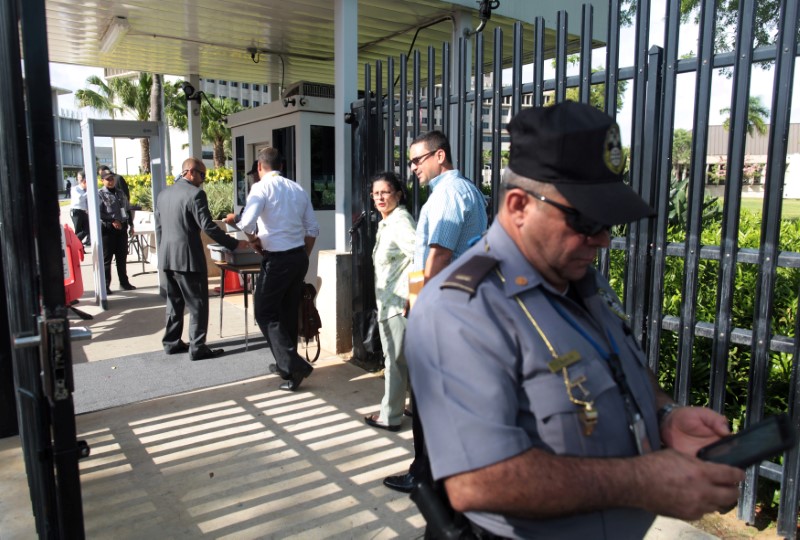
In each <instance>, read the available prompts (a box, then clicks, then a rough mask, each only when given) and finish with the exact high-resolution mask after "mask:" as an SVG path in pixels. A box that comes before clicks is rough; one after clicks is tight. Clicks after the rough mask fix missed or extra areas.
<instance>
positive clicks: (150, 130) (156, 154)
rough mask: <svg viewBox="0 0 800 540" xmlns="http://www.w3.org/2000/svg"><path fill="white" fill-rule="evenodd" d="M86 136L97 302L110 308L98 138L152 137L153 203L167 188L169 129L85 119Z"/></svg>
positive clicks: (158, 124)
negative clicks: (96, 151) (164, 158)
mask: <svg viewBox="0 0 800 540" xmlns="http://www.w3.org/2000/svg"><path fill="white" fill-rule="evenodd" d="M81 135H82V137H83V163H84V168H85V171H86V180H87V182H86V186H87V203H88V206H89V233H90V236H91V242H92V271H93V272H94V301H95V304H96V305H100V306H101V307H102V308H103V309H104V310H105V309H108V296H107V294H106V275H105V271H104V268H103V242H102V240H101V233H100V211H99V206H98V196H97V191H98V190H97V163H96V158H95V151H94V138H95V137H111V138H128V139H144V138H146V139H149V140H150V173H151V178H152V189H153V204H154V205H155V202H156V199H157V198H158V194H159V193H161V191H162V190H163V189H166V187H167V180H166V171H165V170H164V160H163V159H162V156H163V148H164V147H163V141H164V140H165V139H166V130H165V127H164V123H163V122H142V121H136V120H95V119H86V120H84V121H83V122H81Z"/></svg>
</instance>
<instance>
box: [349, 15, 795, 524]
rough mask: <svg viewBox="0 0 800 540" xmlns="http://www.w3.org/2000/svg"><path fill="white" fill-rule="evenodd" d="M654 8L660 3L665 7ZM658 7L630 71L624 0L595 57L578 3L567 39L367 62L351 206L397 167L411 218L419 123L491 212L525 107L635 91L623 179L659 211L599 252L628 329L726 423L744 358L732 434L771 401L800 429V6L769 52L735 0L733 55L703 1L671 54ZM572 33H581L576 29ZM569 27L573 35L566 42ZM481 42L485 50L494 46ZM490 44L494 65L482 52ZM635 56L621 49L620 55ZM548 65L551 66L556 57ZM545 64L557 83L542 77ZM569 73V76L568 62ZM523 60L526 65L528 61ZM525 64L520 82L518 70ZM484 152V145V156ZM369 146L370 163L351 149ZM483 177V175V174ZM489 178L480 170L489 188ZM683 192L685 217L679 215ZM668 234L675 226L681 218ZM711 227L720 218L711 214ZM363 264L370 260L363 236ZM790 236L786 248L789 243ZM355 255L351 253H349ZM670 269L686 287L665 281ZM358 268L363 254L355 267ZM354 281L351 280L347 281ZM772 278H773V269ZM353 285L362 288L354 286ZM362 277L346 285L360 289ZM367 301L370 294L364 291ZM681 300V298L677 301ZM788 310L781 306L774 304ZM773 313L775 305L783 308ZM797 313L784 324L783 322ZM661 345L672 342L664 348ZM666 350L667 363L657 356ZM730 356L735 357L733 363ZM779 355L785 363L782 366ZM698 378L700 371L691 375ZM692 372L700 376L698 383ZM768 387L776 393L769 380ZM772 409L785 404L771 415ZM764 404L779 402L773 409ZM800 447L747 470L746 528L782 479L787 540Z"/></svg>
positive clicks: (683, 397) (533, 39)
mask: <svg viewBox="0 0 800 540" xmlns="http://www.w3.org/2000/svg"><path fill="white" fill-rule="evenodd" d="M659 4H660V3H659ZM665 4H666V6H665V8H664V9H665V12H664V13H663V14H661V13H658V14H654V13H652V12H651V2H649V1H647V0H643V1H640V2H638V3H637V10H636V11H635V14H634V15H633V20H632V21H631V24H633V26H634V27H635V29H636V31H635V39H634V45H633V65H632V66H628V67H620V51H621V43H620V30H621V28H622V24H623V23H622V22H621V21H622V18H623V17H622V15H621V13H622V11H621V6H620V1H619V0H612V1H611V2H610V3H609V5H610V11H609V15H608V20H607V23H608V24H607V29H608V31H607V35H606V38H605V40H603V41H604V42H605V54H604V58H603V59H602V61H601V63H602V67H600V68H597V67H596V66H595V65H594V64H596V63H598V56H600V55H599V54H598V53H597V52H595V51H596V49H593V48H594V47H596V46H597V42H596V41H593V40H592V36H593V31H594V21H593V18H594V10H593V8H592V7H591V6H589V5H586V6H584V7H583V9H582V12H581V20H580V25H579V32H573V33H570V32H569V31H568V29H569V28H570V25H569V23H568V15H567V13H566V12H561V13H559V14H558V20H557V24H556V28H555V29H549V28H547V27H546V25H545V21H544V19H542V18H537V19H536V20H535V22H534V24H533V26H532V28H528V27H525V26H523V25H522V24H517V25H516V26H515V27H514V32H513V36H503V35H502V32H501V30H500V29H496V30H495V31H494V35H492V36H491V37H488V36H484V35H483V34H477V35H475V36H472V37H471V38H469V39H466V38H461V39H460V41H459V45H458V48H457V50H454V51H451V50H450V46H449V45H448V44H447V43H445V44H443V45H442V48H441V50H434V49H429V50H428V51H427V54H426V55H425V60H424V61H423V53H421V52H420V51H414V52H413V53H412V56H411V57H410V58H408V57H405V56H401V57H400V58H399V59H394V58H388V59H387V60H386V62H377V63H376V64H375V65H374V66H371V65H368V66H366V69H365V81H364V89H365V94H364V95H365V98H364V99H363V100H360V101H359V102H357V103H354V104H353V111H354V115H355V116H357V117H358V118H359V122H364V123H366V124H367V125H368V126H367V127H362V128H361V129H359V130H358V134H356V137H359V136H361V137H366V139H364V140H363V141H362V142H361V144H354V149H355V151H356V155H355V156H354V158H353V159H354V164H355V165H357V166H354V169H353V170H354V171H356V174H357V177H356V181H355V182H354V184H359V185H358V187H357V189H354V197H353V201H354V206H355V208H354V211H355V213H358V212H359V211H361V210H365V211H366V212H367V213H369V210H370V208H371V207H370V201H369V199H368V190H367V188H366V186H367V184H366V183H367V182H368V180H369V178H370V177H371V176H372V175H373V174H375V173H377V172H379V171H380V170H384V169H389V170H392V169H394V170H396V171H397V172H398V173H399V174H400V175H401V177H402V178H403V179H405V180H407V181H409V182H410V185H411V188H412V189H411V195H412V196H411V206H412V208H411V210H412V213H413V214H414V215H415V216H418V215H419V209H420V206H421V195H422V194H421V193H420V188H419V185H418V184H417V182H416V179H415V178H409V176H408V175H409V171H408V170H407V169H406V167H405V165H404V162H405V158H406V155H407V146H408V144H409V141H410V140H411V139H413V137H415V136H416V135H417V134H419V133H420V132H423V131H427V130H429V129H441V130H442V131H444V132H445V133H446V134H447V135H448V137H449V138H450V140H451V146H452V150H453V157H454V165H455V166H456V167H457V168H459V169H460V170H461V172H462V173H464V175H465V176H466V177H467V178H472V179H473V180H474V181H475V182H476V184H478V185H483V186H484V189H485V191H487V192H488V193H489V195H490V196H491V200H492V205H491V208H490V214H491V216H493V215H494V213H495V212H496V210H497V198H496V197H495V196H494V195H495V194H496V193H497V192H498V186H499V182H500V176H501V170H502V167H503V163H502V153H503V148H504V142H505V139H504V138H505V137H506V136H507V134H506V133H505V124H506V122H507V121H508V119H510V117H511V116H513V115H514V114H516V113H517V112H518V111H519V110H520V109H521V108H523V107H526V106H532V105H533V106H539V105H544V104H547V103H548V102H560V101H563V100H564V99H575V100H579V101H583V102H587V103H592V104H593V105H596V106H598V107H600V108H603V109H605V110H606V112H608V113H609V114H611V115H612V116H616V114H617V103H618V99H620V96H621V95H622V93H623V86H624V85H630V93H629V94H625V95H626V98H625V99H630V100H632V110H633V113H632V122H631V125H630V126H622V129H623V139H624V141H628V142H629V144H630V167H629V181H630V183H631V185H632V186H633V187H634V188H635V189H636V190H637V191H638V192H639V193H640V194H641V195H642V196H643V197H644V198H645V200H647V201H649V202H650V204H651V205H652V206H653V207H654V208H655V209H657V211H658V217H656V218H655V219H652V220H648V221H641V222H638V223H634V224H632V225H631V226H629V227H627V228H626V229H624V230H621V231H620V234H619V235H618V236H616V237H615V238H614V239H613V241H612V244H611V248H610V250H607V251H606V252H604V253H602V254H601V257H600V261H599V264H600V267H601V268H602V269H603V271H604V272H605V273H607V274H610V275H611V276H612V277H615V278H616V279H615V281H616V283H617V284H618V285H617V289H618V290H619V292H620V293H621V296H622V297H623V299H624V302H625V307H626V310H627V312H628V314H629V315H630V317H631V323H632V325H633V328H634V332H635V333H636V335H637V337H638V338H639V339H640V341H641V343H642V345H643V347H644V349H645V351H646V353H647V356H648V360H649V363H650V366H651V367H652V368H653V370H654V371H656V372H660V376H661V381H662V383H665V385H666V386H667V387H671V388H673V389H674V396H675V398H676V400H678V401H679V402H680V403H682V404H688V403H692V404H698V403H699V404H707V405H709V406H711V407H713V408H714V409H715V410H717V411H720V412H727V413H728V414H729V416H731V403H730V401H731V399H732V398H731V393H732V389H733V386H732V381H730V380H729V379H728V374H729V373H731V372H733V371H734V370H736V369H738V370H739V371H741V370H742V366H741V365H735V366H734V364H733V360H732V358H740V359H741V358H744V359H745V361H746V363H747V365H746V366H745V367H744V369H745V370H746V371H747V374H746V377H744V379H745V382H744V383H743V384H745V389H744V390H743V391H744V392H745V393H746V397H745V398H744V401H745V408H744V413H743V415H740V417H741V420H740V422H738V423H739V424H740V427H746V426H748V425H751V424H753V423H755V422H757V421H758V420H760V419H761V418H762V417H763V416H764V414H765V409H766V404H767V401H768V400H771V401H770V403H774V402H777V403H779V404H783V407H784V410H786V411H787V412H789V413H790V415H791V417H792V421H793V423H794V425H795V426H796V427H798V428H800V410H798V408H797V405H798V403H799V402H798V398H800V385H798V371H797V362H796V359H797V358H798V352H800V351H799V350H798V349H799V348H800V345H799V343H800V342H798V339H797V333H798V325H800V318H798V317H797V313H798V311H800V310H799V309H798V287H800V277H798V276H800V270H798V269H800V253H798V251H800V245H789V246H788V249H786V248H787V246H784V248H785V249H783V250H782V249H781V240H782V239H781V227H782V220H781V213H782V212H781V209H782V202H783V190H784V182H785V180H786V167H785V164H786V162H787V148H788V144H789V112H790V104H791V99H792V92H793V80H794V66H795V61H796V57H797V56H798V42H797V35H798V9H799V8H798V3H797V2H796V1H794V0H792V1H790V0H783V1H781V2H780V3H779V9H780V14H779V19H778V21H777V27H776V30H775V39H774V41H773V44H772V45H765V46H761V47H754V46H753V45H752V44H753V43H754V42H755V39H754V37H755V34H756V32H758V31H760V30H762V29H760V28H757V26H756V25H757V23H756V22H754V21H756V20H757V17H755V9H756V5H755V0H742V1H741V2H739V5H738V12H737V13H736V14H735V15H736V20H737V21H738V25H737V26H736V28H735V36H734V39H733V41H732V42H733V43H735V44H736V45H735V50H734V51H728V52H718V51H715V36H716V35H717V33H719V32H733V31H734V29H731V28H717V23H716V21H717V12H716V9H717V7H716V3H715V2H714V0H704V1H702V2H700V3H699V8H698V12H697V16H698V17H697V21H698V31H697V42H696V46H697V54H696V55H692V56H688V57H679V47H678V42H679V37H680V32H681V30H682V29H685V28H686V25H682V24H681V14H680V12H679V9H680V4H681V3H680V2H666V3H665ZM652 19H659V20H663V21H664V22H665V25H664V35H663V46H650V45H649V44H650V42H651V40H650V35H649V32H650V24H649V21H651V20H652ZM574 27H578V25H574ZM575 34H578V37H577V38H576V36H575ZM489 39H491V41H489ZM489 47H491V53H492V54H491V56H490V57H489V55H486V54H485V50H486V49H488V48H489ZM627 49H629V47H628V46H627V45H626V50H627ZM551 62H552V64H550V63H551ZM757 63H762V64H768V65H770V66H771V69H769V71H768V72H769V73H770V74H771V76H772V77H773V89H774V91H773V96H772V102H771V104H770V107H769V111H770V113H769V119H768V120H769V122H768V123H769V145H768V156H767V165H766V171H765V175H764V194H763V206H762V211H761V222H760V229H759V236H760V241H759V242H758V244H757V246H756V247H749V248H743V247H740V246H739V236H740V233H741V232H742V231H741V229H740V221H741V213H742V212H741V210H742V196H741V194H742V187H743V185H744V177H743V169H744V166H745V157H746V156H745V141H746V136H747V132H748V128H749V126H748V120H749V119H748V108H749V99H748V98H749V94H750V92H749V89H750V84H751V80H752V76H753V65H754V64H757ZM551 65H552V66H553V70H554V73H555V76H550V77H545V74H546V73H548V70H549V69H550V67H551ZM574 65H577V72H576V73H574V74H570V73H571V72H572V71H575V70H576V68H574V67H571V66H574ZM528 66H530V67H528ZM530 69H532V74H530V75H529V76H528V77H527V79H528V80H524V79H525V77H526V73H528V72H526V70H530ZM719 70H726V71H727V73H728V76H729V77H730V78H731V81H732V91H731V94H730V102H728V103H726V105H729V108H730V118H729V127H728V132H729V145H728V152H727V162H726V167H725V170H726V178H725V195H724V199H723V201H722V202H721V204H719V205H713V204H712V206H713V207H714V208H716V214H715V216H716V217H713V216H712V217H711V218H709V216H708V212H707V211H708V208H709V204H710V203H709V201H708V199H707V197H706V193H705V187H706V175H707V165H708V163H707V158H706V148H707V146H708V126H709V120H710V118H711V115H712V109H711V106H712V82H713V80H714V76H715V73H717V72H718V71H719ZM685 74H688V75H692V76H693V79H694V84H693V87H694V90H693V92H692V99H693V100H694V107H693V119H692V131H691V159H690V162H689V164H688V170H689V175H688V182H687V183H685V184H683V185H678V184H677V183H676V182H675V181H674V179H673V166H674V165H675V163H673V144H674V142H675V141H674V139H675V135H674V134H675V116H676V99H677V96H678V94H679V75H685ZM487 150H488V152H486V151H487ZM367 151H368V152H370V153H373V152H377V153H379V156H378V157H377V158H376V157H375V156H374V155H372V156H370V157H369V158H367V157H366V156H364V155H360V154H359V152H367ZM484 171H486V173H484ZM484 174H485V176H486V178H485V180H484ZM676 197H681V198H682V200H683V201H684V204H685V208H681V209H676V208H675V198H676ZM676 213H678V214H681V215H678V216H677V222H678V227H677V229H679V230H677V231H676V216H675V214H676ZM709 219H711V222H712V223H715V224H716V225H715V226H717V227H719V231H720V232H719V234H718V236H717V238H716V240H715V241H714V242H708V240H707V239H706V241H705V242H704V241H703V233H704V227H707V226H708V225H709V223H710V221H709ZM714 219H716V220H717V221H716V222H714V221H713V220H714ZM365 238H366V241H367V244H366V245H364V246H362V247H361V249H360V252H361V254H362V255H361V256H362V257H367V258H368V256H369V254H370V253H371V251H372V250H371V245H370V244H369V240H370V239H371V238H372V237H371V236H370V235H369V234H367V235H365ZM784 240H785V239H784ZM355 258H358V257H356V256H355V255H354V259H355ZM676 261H677V262H678V267H679V272H680V274H681V275H680V279H679V282H680V285H679V286H676V285H675V283H674V282H669V281H667V280H666V279H665V275H667V274H668V270H669V269H670V268H674V267H675V264H676ZM358 264H359V265H361V266H359V268H361V269H362V270H363V268H364V266H363V265H367V266H369V264H370V263H369V261H363V260H362V261H361V262H360V263H358ZM745 270H746V271H748V272H750V273H753V272H755V280H754V283H755V285H754V286H753V289H752V290H747V291H746V295H748V296H749V299H750V302H751V303H752V313H751V314H750V317H749V318H748V320H749V321H750V322H749V323H748V324H749V327H737V326H736V322H737V321H738V320H739V319H738V318H735V317H734V316H733V315H732V314H733V312H734V308H736V307H737V305H738V304H741V302H740V299H741V297H742V296H741V295H742V291H741V290H737V289H740V288H741V287H742V286H743V283H742V280H741V274H742V272H743V271H745ZM709 272H711V273H712V274H713V278H712V279H711V281H712V288H713V291H712V292H711V294H710V296H709V293H708V291H706V290H701V281H702V280H705V281H708V278H707V276H708V273H709ZM354 273H355V272H354ZM779 273H780V275H779ZM778 282H780V284H781V287H783V288H785V287H786V284H787V283H788V284H789V286H790V287H792V292H791V293H790V296H791V298H790V299H789V304H790V305H789V306H788V309H787V310H786V312H787V313H788V317H789V318H790V319H791V318H792V317H794V320H793V321H790V322H789V323H788V325H789V327H790V329H789V331H787V332H785V334H781V333H780V332H777V331H776V328H779V327H780V328H785V327H786V326H787V321H786V320H783V321H782V325H778V324H776V320H775V319H776V318H778V317H777V316H776V314H775V313H774V309H775V304H776V289H777V288H778V286H777V283H778ZM362 285H363V284H362ZM358 287H359V284H357V283H355V284H354V294H357V290H358ZM360 296H361V297H364V298H368V297H369V294H363V295H360ZM675 298H678V301H677V302H676V301H675ZM702 302H705V303H706V304H709V303H713V304H714V305H713V307H711V308H708V306H707V305H706V309H703V310H702V313H709V312H710V313H712V314H713V316H711V317H708V320H703V319H701V318H700V317H699V316H698V311H699V310H698V307H699V306H701V305H702V304H701V303H702ZM781 302H782V303H783V304H786V299H785V298H783V299H782V300H781ZM783 304H782V305H783ZM792 314H793V315H792ZM668 344H671V346H668ZM668 349H671V351H672V352H673V353H674V361H673V360H670V361H665V360H664V358H663V357H664V355H665V352H666V351H667V350H668ZM737 355H738V356H737ZM778 357H780V358H781V359H782V360H783V362H784V366H785V365H788V366H789V370H790V374H787V375H786V380H785V381H784V382H785V384H783V385H777V388H780V390H779V392H778V393H779V394H780V395H777V396H775V395H769V393H768V392H767V388H768V385H767V382H768V379H770V378H771V377H774V372H775V370H776V366H775V363H776V358H778ZM787 358H789V362H788V364H787V362H786V360H787ZM698 373H699V374H701V375H702V376H701V377H698ZM693 375H694V377H693ZM770 388H771V391H772V392H774V389H775V388H776V386H775V385H771V386H770ZM778 407H779V408H780V405H779V406H778ZM770 410H771V411H774V410H775V407H774V406H773V405H771V409H770ZM798 479H800V452H798V450H797V449H794V450H792V451H790V452H788V453H787V454H786V455H784V456H783V460H782V464H777V463H772V462H764V463H762V464H761V465H760V466H757V467H752V468H751V469H750V470H748V472H747V477H746V481H745V484H744V488H743V491H742V496H741V499H740V504H739V510H738V512H739V517H740V518H741V519H744V520H745V521H747V522H748V523H753V522H754V520H755V510H756V495H757V494H756V491H757V488H758V485H759V482H760V481H762V482H764V481H768V482H777V483H778V484H780V505H779V512H778V518H777V519H778V531H779V534H781V535H784V536H791V537H794V536H795V535H796V525H797V508H798V493H797V492H798Z"/></svg>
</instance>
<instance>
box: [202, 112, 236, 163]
mask: <svg viewBox="0 0 800 540" xmlns="http://www.w3.org/2000/svg"><path fill="white" fill-rule="evenodd" d="M204 97H205V96H204ZM243 110H244V107H242V105H241V104H240V103H239V102H238V101H234V100H232V99H230V98H218V97H213V98H208V97H206V98H205V100H203V103H202V105H201V106H200V121H201V124H202V131H203V135H202V139H203V142H205V143H210V144H212V145H214V167H216V168H220V167H224V166H225V154H226V152H225V145H226V143H230V140H231V130H230V128H229V127H228V126H227V125H225V120H226V117H227V116H228V115H229V114H233V113H235V112H239V111H243Z"/></svg>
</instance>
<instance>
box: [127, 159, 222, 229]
mask: <svg viewBox="0 0 800 540" xmlns="http://www.w3.org/2000/svg"><path fill="white" fill-rule="evenodd" d="M125 181H126V182H127V184H128V188H129V189H130V192H131V204H133V205H138V206H141V207H142V208H143V209H145V210H151V211H152V210H153V191H152V189H151V179H150V175H149V174H132V175H130V176H126V177H125ZM174 182H175V177H174V176H172V175H170V176H167V185H168V186H170V185H172V184H173V183H174ZM203 190H204V191H205V192H206V195H207V196H208V209H209V210H210V211H211V217H212V218H214V219H222V218H224V217H225V216H226V215H227V214H229V213H231V212H233V170H231V169H225V168H223V169H209V170H208V172H207V173H206V181H205V183H204V184H203Z"/></svg>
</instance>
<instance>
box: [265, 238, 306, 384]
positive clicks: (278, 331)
mask: <svg viewBox="0 0 800 540" xmlns="http://www.w3.org/2000/svg"><path fill="white" fill-rule="evenodd" d="M307 271H308V255H306V252H305V248H304V247H302V246H301V247H299V248H295V249H291V250H288V251H281V252H269V253H267V255H265V256H264V260H263V261H262V262H261V273H260V274H259V275H258V280H257V281H256V291H255V293H254V298H253V303H254V311H255V316H256V322H257V323H258V327H259V328H260V329H261V333H262V334H264V337H265V338H266V339H267V341H268V342H269V346H270V348H271V349H272V356H273V357H274V358H275V363H276V364H277V366H278V373H279V374H280V375H281V377H283V378H284V379H289V378H290V377H291V376H292V375H293V374H295V373H301V374H306V373H307V372H308V371H309V365H308V362H306V361H305V360H303V359H302V358H301V357H300V355H299V354H298V353H297V321H298V319H297V317H298V310H299V309H300V300H301V298H302V293H303V279H304V278H305V276H306V272H307Z"/></svg>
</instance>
